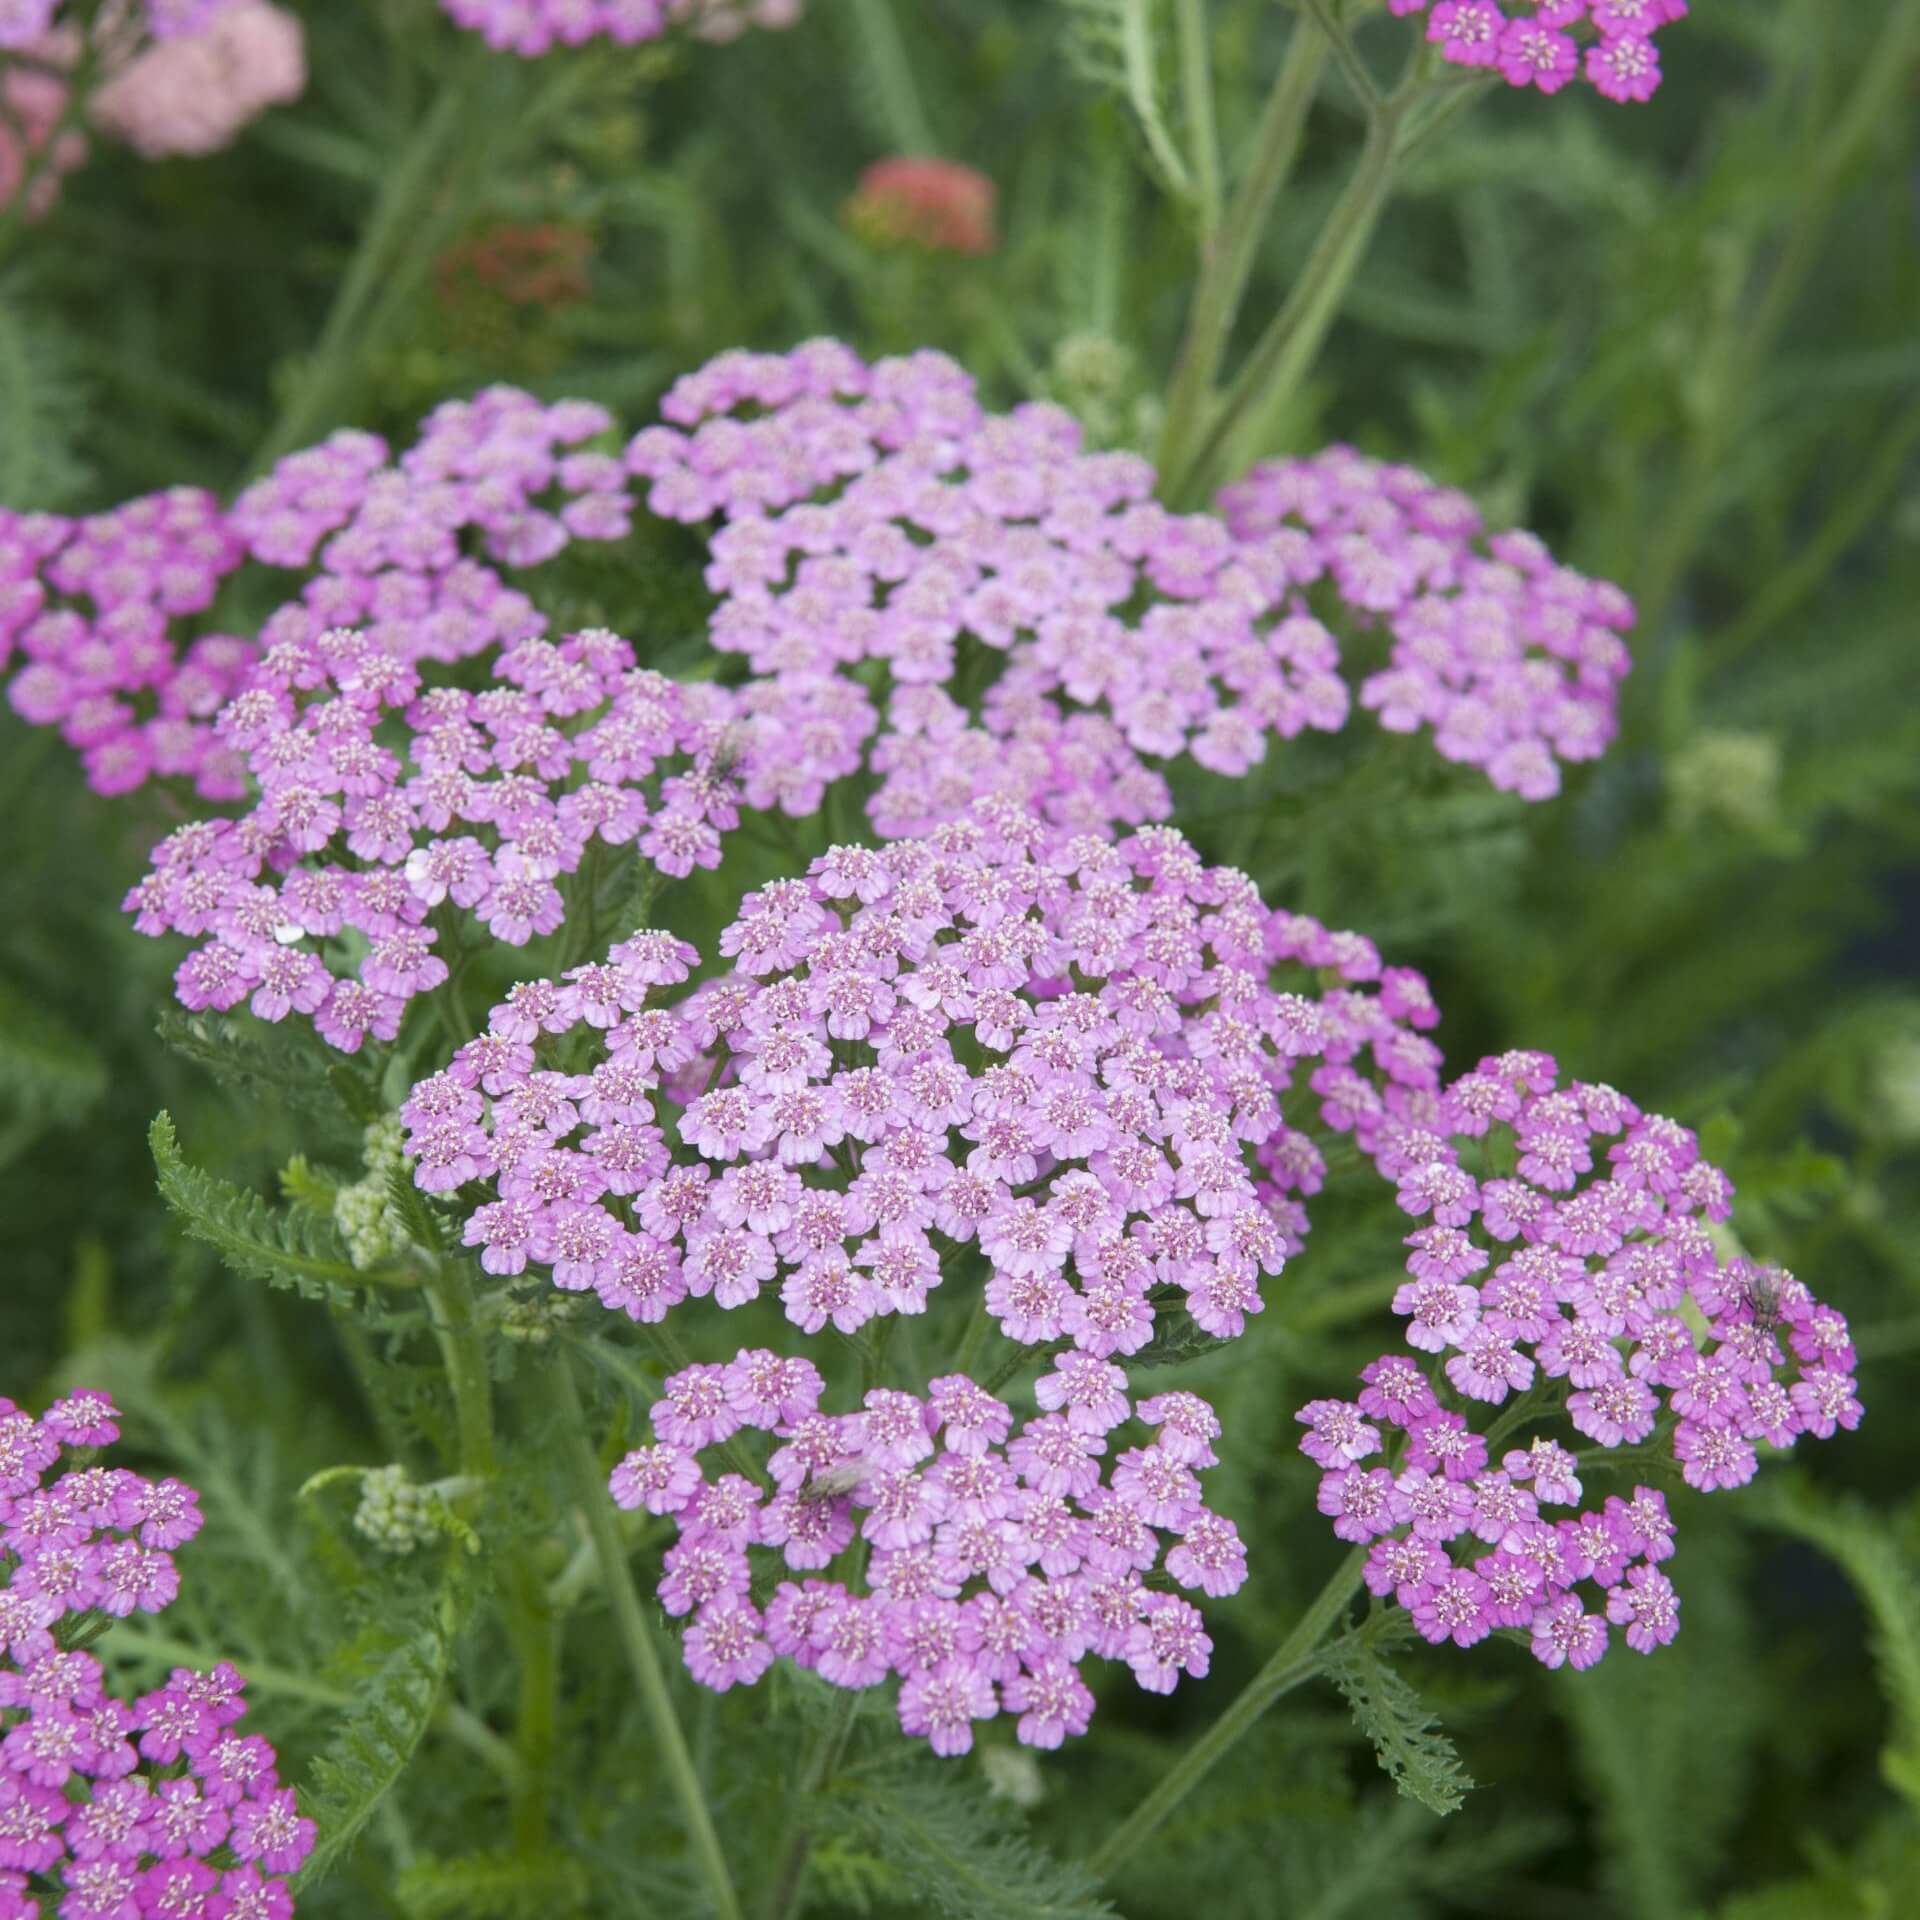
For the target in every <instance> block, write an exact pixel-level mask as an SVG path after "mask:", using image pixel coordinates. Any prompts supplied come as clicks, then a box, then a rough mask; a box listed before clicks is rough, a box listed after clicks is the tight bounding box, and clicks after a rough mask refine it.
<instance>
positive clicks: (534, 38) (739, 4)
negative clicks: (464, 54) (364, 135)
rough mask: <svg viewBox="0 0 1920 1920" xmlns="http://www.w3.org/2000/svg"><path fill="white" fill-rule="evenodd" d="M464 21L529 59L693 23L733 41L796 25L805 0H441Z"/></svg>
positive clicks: (704, 33) (630, 42) (633, 41)
mask: <svg viewBox="0 0 1920 1920" xmlns="http://www.w3.org/2000/svg"><path fill="white" fill-rule="evenodd" d="M440 5H441V8H442V10H443V11H444V12H445V13H447V14H448V15H449V17H450V18H451V19H452V20H453V21H454V23H455V24H456V25H458V26H462V27H466V28H467V29H469V30H470V31H471V32H474V33H477V34H479V35H480V36H481V37H482V38H483V39H484V40H485V41H486V43H487V45H488V46H490V47H493V48H496V49H497V50H498V51H499V52H501V53H517V54H520V55H522V56H523V57H525V58H527V59H534V58H537V57H538V56H539V55H541V54H543V53H551V52H552V51H553V49H554V48H555V47H578V46H583V45H585V44H586V42H588V41H589V40H611V41H612V42H613V43H614V44H615V45H616V46H622V47H633V46H638V45H640V44H641V43H642V42H643V41H647V40H657V39H659V38H660V36H661V35H662V34H664V33H667V32H669V31H670V30H671V29H673V28H674V27H687V28H690V29H691V30H692V31H693V32H694V33H696V34H698V35H699V36H700V38H702V39H703V40H731V39H733V38H734V37H735V36H736V35H738V34H741V33H744V32H745V31H746V29H747V28H748V27H789V26H791V25H792V24H793V23H794V22H795V21H796V20H798V19H799V18H800V14H801V11H802V6H803V0H440Z"/></svg>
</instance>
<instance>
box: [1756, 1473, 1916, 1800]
mask: <svg viewBox="0 0 1920 1920" xmlns="http://www.w3.org/2000/svg"><path fill="white" fill-rule="evenodd" d="M1754 1491H1755V1494H1756V1496H1757V1497H1756V1498H1755V1499H1754V1500H1753V1501H1752V1502H1751V1503H1750V1504H1749V1506H1748V1507H1747V1509H1746V1515H1747V1518H1749V1519H1757V1520H1760V1521H1763V1522H1764V1523H1765V1524H1766V1525H1768V1526H1772V1527H1778V1528H1779V1529H1780V1530H1781V1531H1782V1532H1784V1533H1791V1534H1793V1535H1795V1536H1797V1537H1798V1538H1799V1539H1802V1540H1804V1541H1806V1542H1807V1543H1808V1545H1810V1546H1814V1547H1818V1548H1819V1549H1820V1551H1821V1552H1822V1553H1824V1554H1825V1555H1826V1556H1827V1557H1828V1559H1830V1560H1832V1561H1833V1562H1834V1564H1835V1565H1836V1566H1838V1567H1839V1568H1840V1570H1841V1571H1842V1572H1843V1573H1844V1574H1846V1576H1847V1578H1848V1579H1849V1580H1851V1581H1852V1582H1853V1584H1854V1587H1855V1588H1856V1590H1857V1591H1858V1592H1859V1595H1860V1599H1861V1601H1862V1603H1863V1604H1864V1605H1865V1607H1866V1609H1867V1615H1868V1618H1869V1619H1870V1620H1871V1621H1872V1622H1873V1641H1872V1647H1873V1656H1874V1660H1875V1662H1876V1664H1877V1665H1878V1666H1879V1669H1880V1679H1881V1690H1882V1692H1883V1693H1884V1694H1885V1695H1886V1699H1887V1704H1888V1708H1889V1711H1890V1713H1891V1716H1892V1721H1893V1726H1892V1737H1891V1738H1890V1739H1889V1740H1888V1742H1887V1745H1886V1748H1885V1750H1884V1751H1883V1752H1882V1753H1881V1756H1880V1766H1881V1771H1882V1772H1883V1773H1884V1774H1885V1775H1886V1778H1887V1782H1888V1784H1889V1785H1890V1786H1892V1787H1893V1788H1895V1789H1896V1790H1897V1791H1898V1792H1900V1793H1901V1794H1903V1795H1905V1796H1906V1798H1907V1799H1908V1800H1909V1801H1910V1802H1911V1803H1912V1804H1913V1805H1914V1806H1915V1807H1916V1808H1920V1567H1917V1566H1916V1564H1915V1558H1914V1555H1913V1554H1912V1553H1911V1552H1908V1551H1905V1550H1903V1548H1902V1546H1901V1542H1900V1539H1899V1536H1898V1535H1897V1534H1894V1533H1890V1532H1889V1531H1888V1530H1887V1528H1886V1526H1885V1525H1884V1523H1882V1522H1878V1521H1876V1520H1875V1519H1874V1518H1873V1516H1872V1515H1871V1514H1869V1513H1868V1511H1867V1509H1866V1508H1865V1507H1863V1506H1862V1505H1860V1504H1859V1503H1858V1502H1857V1501H1851V1500H1838V1501H1837V1500H1834V1499H1832V1498H1831V1497H1829V1496H1826V1495H1816V1494H1815V1493H1814V1490H1813V1488H1812V1486H1811V1485H1810V1484H1809V1483H1808V1482H1806V1481H1804V1480H1795V1479H1791V1478H1788V1477H1786V1476H1784V1475H1776V1476H1775V1477H1774V1478H1773V1480H1772V1481H1771V1482H1770V1483H1769V1484H1768V1485H1766V1486H1764V1487H1760V1488H1757V1489H1755V1490H1754Z"/></svg>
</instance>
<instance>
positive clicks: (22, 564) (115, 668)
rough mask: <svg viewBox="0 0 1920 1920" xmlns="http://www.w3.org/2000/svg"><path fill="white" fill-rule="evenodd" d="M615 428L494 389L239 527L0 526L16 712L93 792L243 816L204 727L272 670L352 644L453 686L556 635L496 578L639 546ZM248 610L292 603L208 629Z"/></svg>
mask: <svg viewBox="0 0 1920 1920" xmlns="http://www.w3.org/2000/svg"><path fill="white" fill-rule="evenodd" d="M611 424H612V422H611V417H610V416H609V415H608V414H607V413H606V412H605V411H604V410H603V409H601V408H598V407H594V406H591V405H588V404H587V403H586V402H583V401H563V402H561V403H559V404H557V405H554V406H551V407H549V406H545V405H543V404H542V403H540V402H539V401H537V400H535V399H534V398H533V397H532V396H531V395H529V394H525V393H522V392H519V391H518V390H517V389H514V388H510V387H496V388H490V389H488V390H487V391H486V392H484V393H481V394H479V395H477V396H476V397H475V398H474V399H472V400H470V401H455V402H450V403H448V404H447V405H445V406H443V407H439V408H437V409H435V411H434V412H433V413H432V414H430V415H429V416H428V418H427V419H426V420H425V421H424V422H423V423H422V426H421V431H420V434H419V436H418V438H417V439H416V441H415V443H414V444H413V445H412V446H411V447H409V448H408V449H407V450H406V451H405V452H404V453H402V454H401V455H400V456H399V457H398V458H397V459H394V458H392V457H390V455H389V451H388V448H387V445H386V443H385V442H384V441H382V440H380V439H378V438H377V437H376V436H374V435H372V434H367V433H351V432H342V433H337V434H335V435H333V436H332V438H330V439H329V440H327V441H325V442H324V443H322V444H321V445H319V446H316V447H310V448H307V449H305V450H304V451H302V452H299V453H295V454H290V455H288V456H287V457H286V458H285V459H283V460H281V461H279V462H278V463H277V464H276V465H275V467H274V468H273V470H272V472H271V473H270V474H268V475H267V476H266V477H265V478H264V479H262V480H260V481H257V482H256V483H255V484H254V485H252V486H250V487H248V488H247V489H246V490H245V491H244V492H243V493H241V494H240V496H239V497H238V499H236V500H235V501H234V503H233V504H232V506H231V507H229V508H223V507H222V506H221V505H220V503H219V502H218V501H217V500H216V499H215V498H214V496H213V495H211V494H209V493H206V492H204V491H201V490H199V489H194V488H175V489H173V490H171V491H169V492H167V493H162V494H153V495H149V496H147V497H145V498H144V499H140V500H135V501H132V502H130V503H129V504H127V505H126V506H123V507H120V508H117V509H115V510H114V511H113V512H111V513H106V514H96V515H92V516H89V517H87V518H84V519H79V520H71V519H66V518H63V517H61V516H59V515H55V514H20V513H15V512H11V511H8V510H5V509H0V671H4V670H5V669H6V668H8V667H9V666H11V665H14V664H15V663H16V662H18V663H19V664H18V670H17V671H16V672H15V674H14V677H13V680H12V682H11V684H10V685H9V687H8V698H9V700H10V702H11V703H12V705H13V707H14V708H15V710H16V711H17V712H19V713H20V714H21V715H22V717H23V718H25V719H27V720H28V721H30V722H31V723H33V724H34V725H38V726H57V727H59V728H60V730H61V732H62V734H63V735H64V736H65V738H66V739H67V740H68V741H69V743H70V744H72V745H73V746H74V747H76V748H77V749H78V750H79V751H80V753H81V755H82V757H83V759H84V761H85V764H86V768H87V775H88V779H89V781H90V782H91V784H92V785H93V786H94V788H95V789H96V791H99V792H102V793H108V794H113V793H124V792H127V791H129V790H131V789H132V788H134V787H137V786H140V785H142V784H143V783H144V782H145V781H147V780H148V779H150V778H156V777H177V778H181V779H187V780H191V781H192V782H193V783H194V785H195V788H196V790H197V791H198V792H199V793H200V795H201V797H202V798H205V799H211V800H219V801H233V800H239V799H241V798H243V797H244V796H245V795H246V793H247V782H246V777H245V767H244V764H243V760H242V757H241V754H240V752H239V750H238V749H237V748H234V747H232V746H230V745H228V744H227V743H226V741H224V740H223V739H222V738H220V737H219V736H218V735H217V733H216V730H215V727H214V725H213V722H214V718H215V716H216V715H217V714H218V713H219V712H220V710H221V708H222V707H223V706H224V705H225V704H226V702H227V700H228V699H229V698H230V697H231V696H232V695H234V694H235V693H238V692H239V691H240V690H241V689H242V688H244V687H245V686H246V685H247V684H248V683H249V681H250V680H251V677H252V672H253V668H254V666H255V663H256V662H257V660H258V659H259V657H260V656H261V655H262V654H263V653H270V652H271V651H272V650H273V649H274V648H275V647H277V646H279V645H281V644H282V643H285V644H287V645H290V646H293V647H295V648H299V647H302V646H311V645H312V644H313V643H315V642H316V641H317V640H318V638H319V636H320V635H321V634H322V633H324V632H326V631H328V630H329V629H331V628H334V627H340V626H354V627H359V628H361V629H362V630H363V631H364V632H365V634H366V635H367V637H368V639H369V640H370V641H371V642H372V643H373V644H374V645H375V646H376V647H377V648H378V650H379V651H380V652H381V653H382V654H383V655H386V656H388V657H390V658H391V659H392V660H394V661H395V662H396V663H399V664H400V665H403V666H412V665H414V664H415V663H419V662H422V661H433V662H437V663H440V664H443V665H444V664H448V663H451V662H454V661H458V660H463V659H467V658H469V657H470V656H472V655H474V654H477V653H481V652H484V651H486V650H487V649H489V648H492V647H497V646H500V645H502V644H506V643H511V642H513V641H516V640H520V639H525V638H531V637H533V636H535V635H538V634H540V633H542V632H544V631H545V624H546V623H545V621H544V619H543V618H542V617H541V616H540V615H539V614H538V612H537V611H536V610H535V608H534V606H533V603H532V601H531V600H529V599H528V598H527V596H526V595H525V594H524V593H522V592H520V591H518V590H517V589H515V588H512V587H509V586H508V584H507V583H506V580H505V579H504V578H503V576H502V573H501V571H500V569H501V568H503V567H505V568H524V567H534V566H538V565H539V564H541V563H542V562H544V561H546V560H550V559H552V558H553V557H554V556H555V555H556V554H558V553H559V552H561V551H562V550H563V549H564V548H566V547H567V546H568V545H569V544H571V543H572V542H573V541H575V540H600V541H606V540H615V539H618V538H620V537H621V536H622V535H624V534H625V533H626V531H627V529H628V527H629V525H630V511H631V509H630V503H629V502H628V500H627V498H626V496H625V493H624V491H623V490H622V487H623V482H622V478H621V474H620V469H619V466H618V463H617V462H615V461H612V460H609V459H608V458H606V456H604V455H602V454H597V453H595V452H593V451H592V450H591V449H590V447H589V446H588V445H587V444H586V443H588V442H591V441H592V440H593V439H594V438H595V436H597V435H600V434H603V433H605V432H606V431H607V429H608V428H609V427H610V426H611ZM250 562H251V563H253V566H254V567H257V568H264V569H269V570H271V571H269V572H268V573H266V574H265V575H264V576H262V575H260V574H257V573H255V572H253V571H252V570H251V569H250V568H249V563H250ZM243 570H244V571H243ZM289 574H293V575H297V576H302V577H299V578H297V579H292V580H290V579H288V578H287V577H286V576H287V575H289ZM236 575H238V576H239V578H238V579H235V577H234V576H236ZM243 590H246V591H249V592H253V593H257V592H259V591H261V590H264V591H265V593H266V594H268V595H270V596H271V597H273V598H274V599H275V600H284V604H281V605H279V606H278V608H277V610H276V611H275V612H274V613H272V614H271V615H270V616H269V617H268V618H267V619H266V620H265V621H264V622H263V623H261V624H260V625H259V627H258V629H257V631H256V633H254V634H253V635H250V636H246V637H242V636H241V635H238V634H234V633H227V632H221V631H218V630H217V629H215V630H211V631H207V630H201V629H202V626H203V617H205V619H206V620H211V618H212V613H213V610H214V609H215V607H216V602H217V600H218V599H219V598H220V596H221V595H222V593H223V592H225V593H227V594H229V595H232V594H236V593H238V592H240V591H243ZM288 596H292V597H288ZM182 629H184V631H182Z"/></svg>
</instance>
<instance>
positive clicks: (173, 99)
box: [88, 0, 307, 160]
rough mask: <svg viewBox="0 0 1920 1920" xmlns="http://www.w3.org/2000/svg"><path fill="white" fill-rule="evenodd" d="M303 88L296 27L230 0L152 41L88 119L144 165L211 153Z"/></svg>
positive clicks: (282, 12) (255, 0)
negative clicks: (191, 28)
mask: <svg viewBox="0 0 1920 1920" xmlns="http://www.w3.org/2000/svg"><path fill="white" fill-rule="evenodd" d="M306 85H307V62H306V35H305V30H304V29H303V28H302V26H301V24H300V21H299V19H298V18H297V17H296V16H295V15H293V14H291V13H289V12H288V11H287V10H286V9H285V8H284V7H276V6H271V5H269V4H267V0H228V4H227V5H225V6H223V7H221V8H220V9H219V11H218V12H216V13H215V14H214V15H213V16H212V17H211V19H209V20H207V21H205V22H204V23H203V24H202V26H201V28H200V29H199V30H198V31H197V32H194V33H191V34H186V35H180V36H176V37H172V38H168V39H164V40H159V41H156V43H155V44H154V45H153V46H151V47H149V48H147V49H145V50H144V51H142V52H140V53H138V54H136V55H135V56H134V57H133V58H132V59H131V60H129V61H128V62H127V63H126V64H125V65H124V66H120V67H118V68H116V69H115V70H114V71H113V72H111V73H110V74H109V75H108V77H107V79H106V81H105V83H104V84H103V85H102V86H101V87H100V88H99V89H98V91H97V92H96V93H95V94H94V96H93V99H92V101H91V103H90V105H89V108H88V116H89V118H90V119H91V120H92V122H93V125H94V126H95V127H96V128H98V129H99V131H100V132H102V133H105V134H108V135H110V136H111V137H112V138H114V139H116V140H122V141H125V143H126V144H127V145H128V146H130V147H132V148H133V150H134V151H135V152H136V153H138V154H140V155H142V156H143V157H144V158H146V159H148V160H158V159H163V158H165V157H166V156H168V155H170V154H199V153H213V152H215V151H217V150H218V149H219V148H221V147H224V146H227V145H229V144H230V143H231V142H232V140H233V139H234V137H235V136H236V135H237V134H238V133H239V131H240V129H241V128H242V127H244V126H246V125H247V123H248V122H249V121H251V120H255V119H257V118H258V117H259V116H260V115H261V114H262V113H264V112H265V111H266V110H267V108H269V107H273V106H282V105H284V104H286V103H287V102H288V101H291V100H297V99H299V97H300V96H301V94H302V93H304V92H305V91H306Z"/></svg>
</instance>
